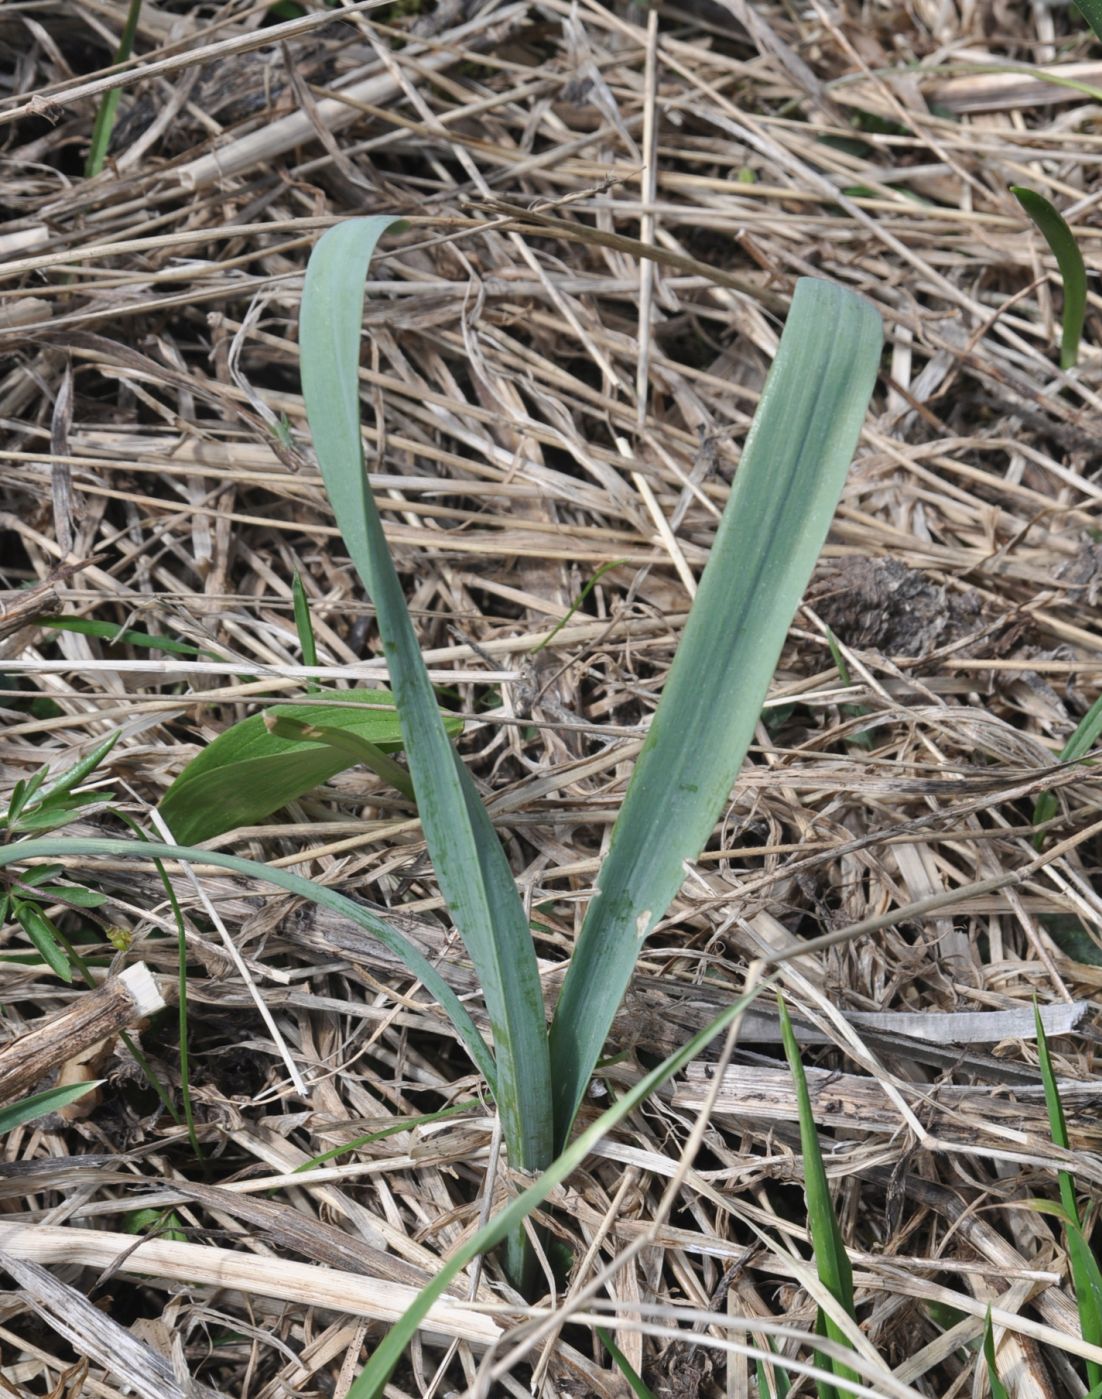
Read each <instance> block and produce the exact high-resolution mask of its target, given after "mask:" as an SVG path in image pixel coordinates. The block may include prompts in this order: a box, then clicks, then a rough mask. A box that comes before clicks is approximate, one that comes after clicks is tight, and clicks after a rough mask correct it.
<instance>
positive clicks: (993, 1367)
mask: <svg viewBox="0 0 1102 1399" xmlns="http://www.w3.org/2000/svg"><path fill="white" fill-rule="evenodd" d="M983 1358H984V1360H986V1361H987V1383H988V1386H989V1387H990V1390H991V1399H1010V1395H1009V1394H1008V1393H1007V1390H1006V1385H1005V1384H1003V1382H1002V1380H1000V1379H999V1368H998V1364H997V1362H996V1359H995V1329H994V1327H993V1326H992V1325H991V1308H990V1307H988V1308H987V1320H986V1321H985V1322H984V1326H983Z"/></svg>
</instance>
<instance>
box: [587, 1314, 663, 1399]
mask: <svg viewBox="0 0 1102 1399" xmlns="http://www.w3.org/2000/svg"><path fill="white" fill-rule="evenodd" d="M595 1329H596V1332H597V1336H598V1338H599V1339H600V1342H601V1344H602V1345H603V1346H604V1348H605V1350H607V1351H608V1353H609V1355H611V1356H612V1359H613V1363H614V1364H615V1366H616V1368H617V1370H619V1371H620V1373H621V1375H623V1377H624V1379H625V1380H627V1382H628V1388H629V1389H630V1390H631V1392H632V1393H633V1394H635V1395H637V1396H638V1399H654V1390H652V1389H651V1388H650V1386H649V1385H648V1384H646V1383H645V1382H644V1380H643V1377H642V1375H640V1374H639V1372H638V1370H636V1368H635V1366H634V1365H633V1364H632V1363H631V1361H630V1360H629V1359H628V1358H627V1356H626V1355H625V1354H624V1352H623V1351H622V1350H621V1349H620V1347H619V1346H618V1345H617V1344H616V1342H615V1341H614V1340H613V1339H612V1337H611V1336H610V1335H609V1333H608V1332H607V1331H606V1330H605V1328H604V1327H603V1326H598V1327H596V1328H595Z"/></svg>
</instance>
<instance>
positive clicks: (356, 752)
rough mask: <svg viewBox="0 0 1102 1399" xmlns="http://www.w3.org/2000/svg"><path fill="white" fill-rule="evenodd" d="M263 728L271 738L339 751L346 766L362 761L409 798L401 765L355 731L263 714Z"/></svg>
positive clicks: (408, 783)
mask: <svg viewBox="0 0 1102 1399" xmlns="http://www.w3.org/2000/svg"><path fill="white" fill-rule="evenodd" d="M264 727H265V728H266V729H267V730H268V732H269V733H270V734H272V735H273V736H274V737H276V738H284V739H287V740H288V741H289V742H291V743H320V744H323V745H324V746H325V747H326V748H332V749H333V750H334V751H335V752H337V753H343V754H344V755H345V757H346V758H347V760H348V763H349V764H350V765H351V764H353V763H363V764H364V766H365V767H369V768H370V769H371V771H372V772H373V773H375V775H376V776H377V777H381V778H382V779H383V781H384V782H389V783H390V785H391V786H392V787H394V788H396V789H397V790H398V791H399V792H401V793H402V795H403V796H404V797H409V798H410V800H411V801H412V800H413V783H412V782H411V781H410V780H409V773H408V772H406V770H405V768H404V767H402V766H401V765H400V764H399V763H396V762H395V761H394V759H393V758H388V757H387V755H386V754H385V753H384V752H383V750H382V749H381V748H377V747H376V746H375V744H374V743H368V741H367V739H366V738H360V736H359V735H358V734H354V733H351V732H349V731H348V730H347V729H338V728H333V727H331V726H329V725H326V724H303V723H302V722H301V721H300V720H298V719H288V718H287V717H286V715H279V714H265V716H264Z"/></svg>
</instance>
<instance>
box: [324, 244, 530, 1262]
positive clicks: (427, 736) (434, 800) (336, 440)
mask: <svg viewBox="0 0 1102 1399" xmlns="http://www.w3.org/2000/svg"><path fill="white" fill-rule="evenodd" d="M397 222H399V221H398V220H395V219H390V218H385V217H378V218H368V219H351V220H348V221H347V222H345V223H340V224H337V225H336V226H335V227H334V228H331V229H329V230H328V232H326V233H325V234H324V235H323V236H322V237H321V239H319V241H318V244H317V246H316V247H315V248H314V251H313V253H312V254H311V256H310V262H309V266H308V268H307V271H306V283H305V286H304V288H303V294H302V313H301V318H300V324H299V339H300V342H301V347H302V366H301V370H302V389H303V395H304V397H305V400H306V412H307V417H308V418H309V422H310V430H311V433H312V434H313V439H314V447H315V450H316V452H317V456H318V465H319V467H320V469H321V473H322V476H323V478H324V480H325V487H326V490H327V492H328V494H329V499H330V502H331V503H332V506H333V513H334V514H335V516H336V518H337V523H338V524H339V525H340V528H341V533H342V534H343V535H344V541H345V545H346V547H347V549H348V552H349V555H350V557H351V559H352V561H353V563H354V564H355V565H356V568H357V570H358V572H359V575H360V577H361V578H362V580H363V583H364V586H365V587H366V589H367V591H368V594H369V595H370V597H371V600H372V602H373V603H374V604H375V610H376V616H377V618H378V625H379V636H380V638H381V641H382V647H383V652H384V654H385V656H386V660H387V666H388V668H389V671H390V679H391V684H392V687H393V690H394V697H395V701H396V703H397V706H398V716H399V719H400V722H401V725H402V733H403V736H404V738H405V747H406V756H407V760H408V762H409V767H410V772H411V774H412V776H413V786H414V791H415V793H416V797H417V809H418V813H419V815H420V818H421V825H422V828H423V829H424V832H425V840H426V842H427V844H428V847H429V853H430V854H431V856H432V861H433V866H434V868H435V871H436V877H437V880H438V881H439V884H440V889H441V892H442V893H443V895H444V898H445V900H446V901H447V905H448V909H449V912H450V913H451V916H452V919H453V921H454V923H455V926H456V928H457V929H458V931H459V934H460V936H461V937H462V939H463V942H464V945H465V946H466V948H467V951H468V952H469V954H470V956H471V960H472V961H473V962H474V964H475V968H476V969H477V971H478V975H479V979H480V981H481V983H482V989H483V993H484V995H485V999H486V1009H487V1011H488V1013H489V1016H490V1023H491V1025H492V1027H493V1033H494V1044H495V1048H496V1052H497V1070H498V1091H497V1093H496V1095H495V1096H496V1101H497V1105H498V1110H499V1111H500V1113H501V1121H502V1130H503V1134H504V1136H505V1141H506V1143H507V1145H508V1148H509V1157H510V1162H511V1164H512V1165H513V1166H514V1167H519V1168H522V1169H535V1168H538V1167H542V1166H544V1165H546V1164H547V1162H548V1161H549V1160H550V1158H551V1142H552V1122H551V1101H550V1077H549V1069H548V1055H547V1030H546V1016H545V1012H544V1006H543V993H542V988H541V985H540V979H539V970H538V967H537V964H536V956H535V949H534V947H533V945H532V935H531V932H530V930H529V927H528V919H527V918H526V916H525V913H524V908H523V906H522V904H521V902H520V897H519V895H518V893H517V888H516V882H515V880H514V878H513V874H512V871H511V870H510V868H509V864H508V861H507V860H506V858H505V852H504V851H503V849H502V847H501V843H500V841H499V840H498V837H497V833H496V832H495V830H494V828H493V824H492V823H491V821H490V818H489V816H488V815H487V813H486V809H485V807H484V806H483V804H482V801H481V799H480V797H479V795H478V792H477V790H476V789H475V786H474V783H473V781H472V779H471V777H470V776H469V774H468V773H467V770H466V768H465V767H464V766H463V763H462V762H461V761H460V760H459V758H458V756H457V755H456V753H455V750H454V749H453V748H452V745H451V743H450V741H449V739H448V735H447V732H446V730H445V728H444V725H443V723H442V722H441V718H440V712H439V710H438V709H437V706H436V701H435V698H434V696H433V692H432V686H431V685H430V683H429V678H428V673H427V671H426V670H425V666H424V662H423V661H422V659H421V651H420V647H419V645H418V642H417V637H416V635H415V633H414V630H413V624H412V622H411V621H410V617H409V612H408V610H407V608H406V603H405V597H404V595H403V593H402V586H401V583H400V582H399V580H398V575H397V572H396V571H395V568H394V564H393V561H392V560H391V557H390V552H389V549H388V546H387V542H386V537H385V535H384V533H383V527H382V522H381V520H380V518H379V512H378V510H377V508H376V506H375V501H374V499H373V497H372V494H371V488H370V485H369V483H368V479H367V471H366V468H365V464H364V456H363V441H362V437H361V433H360V393H359V389H360V386H359V375H358V367H359V356H360V339H361V334H362V322H363V298H364V283H365V280H366V277H367V269H368V266H369V264H370V261H371V257H372V255H373V253H374V251H375V245H376V243H377V242H378V240H379V237H380V236H381V235H382V234H383V233H384V232H385V231H386V230H387V229H388V228H391V227H393V226H394V225H395V224H396V223H397ZM511 1247H512V1245H511ZM518 1248H519V1244H518ZM521 1251H523V1250H521ZM509 1267H510V1272H511V1274H512V1276H513V1277H514V1279H515V1280H517V1281H518V1285H523V1283H522V1282H521V1280H520V1278H519V1277H518V1273H519V1272H520V1271H521V1266H520V1262H519V1255H518V1253H515V1252H514V1253H511V1256H510V1264H509Z"/></svg>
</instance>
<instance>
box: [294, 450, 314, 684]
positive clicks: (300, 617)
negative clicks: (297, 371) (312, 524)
mask: <svg viewBox="0 0 1102 1399" xmlns="http://www.w3.org/2000/svg"><path fill="white" fill-rule="evenodd" d="M288 445H290V444H288ZM291 600H292V605H293V607H294V610H295V630H296V631H297V632H298V644H299V645H300V646H301V647H302V664H303V665H305V666H310V667H311V668H314V667H316V666H317V663H318V647H317V642H316V641H315V640H314V624H313V622H312V621H311V619H310V599H309V598H308V597H307V596H306V589H305V588H304V587H303V586H302V579H301V578H300V577H299V576H298V574H297V573H296V574H295V576H294V578H293V579H292V580H291ZM308 688H309V689H310V691H311V693H316V692H317V691H318V690H319V689H320V688H321V687H320V686H319V685H318V684H317V683H315V682H311V683H310V685H309V687H308Z"/></svg>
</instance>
